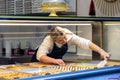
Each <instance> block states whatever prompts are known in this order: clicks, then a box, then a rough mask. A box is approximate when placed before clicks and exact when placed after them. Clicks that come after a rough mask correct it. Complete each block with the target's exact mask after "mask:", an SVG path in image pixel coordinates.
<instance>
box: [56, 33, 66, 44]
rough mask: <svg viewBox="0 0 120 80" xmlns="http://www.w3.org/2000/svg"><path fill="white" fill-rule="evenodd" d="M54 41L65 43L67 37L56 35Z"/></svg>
mask: <svg viewBox="0 0 120 80" xmlns="http://www.w3.org/2000/svg"><path fill="white" fill-rule="evenodd" d="M55 42H57V43H59V44H65V43H66V42H67V38H66V36H65V35H63V36H58V37H57V39H56V40H55Z"/></svg>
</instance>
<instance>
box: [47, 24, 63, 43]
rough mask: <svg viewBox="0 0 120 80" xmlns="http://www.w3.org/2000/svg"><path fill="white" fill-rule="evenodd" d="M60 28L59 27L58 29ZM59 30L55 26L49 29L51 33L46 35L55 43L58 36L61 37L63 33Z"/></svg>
mask: <svg viewBox="0 0 120 80" xmlns="http://www.w3.org/2000/svg"><path fill="white" fill-rule="evenodd" d="M59 28H60V27H59ZM59 28H57V26H55V27H53V28H52V29H51V31H50V32H49V33H48V35H50V36H51V38H52V39H53V41H55V40H56V39H57V38H58V37H59V36H63V35H64V34H65V33H64V32H63V31H62V30H60V29H59Z"/></svg>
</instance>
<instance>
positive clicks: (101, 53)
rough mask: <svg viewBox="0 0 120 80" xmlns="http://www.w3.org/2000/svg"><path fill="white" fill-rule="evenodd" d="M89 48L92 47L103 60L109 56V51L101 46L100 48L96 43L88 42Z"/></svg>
mask: <svg viewBox="0 0 120 80" xmlns="http://www.w3.org/2000/svg"><path fill="white" fill-rule="evenodd" d="M89 48H90V49H92V50H93V51H96V52H98V53H99V54H100V55H101V57H102V58H103V59H104V60H107V58H109V57H110V54H109V53H107V52H106V51H104V50H103V49H102V48H100V47H99V46H97V45H96V44H94V43H92V42H91V43H90V46H89Z"/></svg>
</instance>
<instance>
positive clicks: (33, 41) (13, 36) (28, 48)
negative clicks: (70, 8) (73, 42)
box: [0, 16, 120, 62]
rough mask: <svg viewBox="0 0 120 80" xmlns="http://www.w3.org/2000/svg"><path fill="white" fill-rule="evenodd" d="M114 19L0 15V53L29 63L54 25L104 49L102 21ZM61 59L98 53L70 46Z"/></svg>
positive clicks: (82, 57)
mask: <svg viewBox="0 0 120 80" xmlns="http://www.w3.org/2000/svg"><path fill="white" fill-rule="evenodd" d="M113 21H119V18H110V17H106V18H102V17H32V16H1V17H0V56H1V59H3V58H4V59H8V61H9V59H10V60H11V61H12V60H13V61H14V62H29V61H30V58H31V55H32V54H33V53H34V50H35V49H36V47H37V46H39V45H40V44H41V42H42V40H43V39H44V37H45V35H46V33H47V32H48V31H49V30H50V28H51V27H52V26H55V25H58V26H61V27H66V28H68V29H70V30H71V31H73V32H74V33H75V34H77V35H78V36H81V37H84V38H87V39H90V40H91V41H93V42H94V43H96V44H97V45H98V46H100V47H102V48H105V49H107V48H106V47H108V46H106V45H107V41H106V39H105V36H107V35H104V33H105V32H104V29H105V28H104V26H105V22H113ZM118 23H119V22H118ZM119 24H120V23H119ZM104 42H105V43H104ZM103 44H104V45H103ZM71 55H72V57H71ZM25 59H27V60H25ZM64 59H67V60H69V59H100V56H99V55H98V54H95V52H92V51H91V50H85V49H80V48H77V47H76V46H71V47H70V48H69V50H68V53H67V54H66V55H65V56H64Z"/></svg>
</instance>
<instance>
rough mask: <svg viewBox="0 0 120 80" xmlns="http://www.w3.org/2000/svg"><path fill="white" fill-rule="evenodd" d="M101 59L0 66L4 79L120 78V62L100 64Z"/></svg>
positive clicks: (0, 75) (104, 79)
mask: <svg viewBox="0 0 120 80" xmlns="http://www.w3.org/2000/svg"><path fill="white" fill-rule="evenodd" d="M100 62H101V61H88V60H84V61H83V60H81V62H80V61H79V62H69V61H65V63H66V65H65V66H59V65H54V64H45V63H40V62H31V63H16V64H11V65H1V66H0V79H2V80H4V79H5V80H11V79H12V80H66V79H70V80H91V79H97V78H98V77H99V78H98V80H108V79H113V78H118V80H119V79H120V62H115V61H112V63H111V61H108V63H107V64H106V65H105V66H102V67H100V66H98V64H99V63H100Z"/></svg>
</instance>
